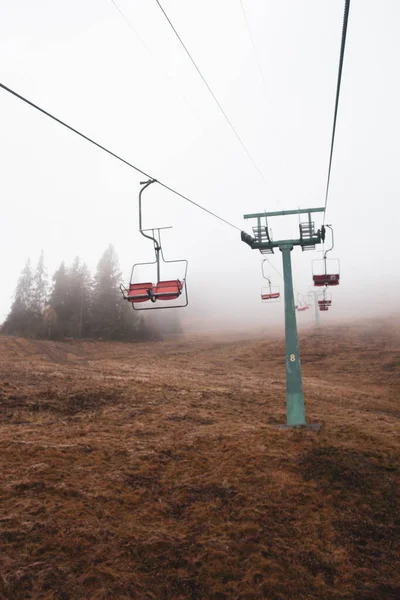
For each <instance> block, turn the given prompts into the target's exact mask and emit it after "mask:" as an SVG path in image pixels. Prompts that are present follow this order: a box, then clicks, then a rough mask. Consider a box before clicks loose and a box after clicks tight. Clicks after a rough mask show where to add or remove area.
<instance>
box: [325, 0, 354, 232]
mask: <svg viewBox="0 0 400 600" xmlns="http://www.w3.org/2000/svg"><path fill="white" fill-rule="evenodd" d="M349 11H350V0H345V3H344V15H343V28H342V41H341V44H340V58H339V70H338V78H337V85H336V100H335V111H334V115H333V128H332V139H331V153H330V157H329V168H328V178H327V182H326V192H325V212H324V223H325V215H326V206H327V204H328V194H329V184H330V180H331V169H332V156H333V146H334V144H335V132H336V119H337V113H338V107H339V96H340V85H341V83H342V69H343V60H344V50H345V46H346V35H347V23H348V21H349Z"/></svg>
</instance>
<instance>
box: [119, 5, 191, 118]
mask: <svg viewBox="0 0 400 600" xmlns="http://www.w3.org/2000/svg"><path fill="white" fill-rule="evenodd" d="M110 2H111V4H113V5H114V7H115V8H116V10H117V11H118V12H119V14H120V15H121V17H122V18H123V20H124V21H125V23H126V25H127V26H128V27H129V29H130V30H131V31H132V32H133V33H134V34H135V36H136V38H137V39H138V40H139V42H140V43H141V44H142V46H143V48H144V49H145V50H146V52H147V53H148V54H149V56H150V57H151V59H152V60H153V62H154V64H155V65H156V66H157V67H158V69H159V70H160V71H161V72H162V73H163V75H164V76H165V78H166V79H168V81H169V82H170V83H171V87H172V83H173V78H172V77H171V75H170V74H169V73H168V72H167V71H166V70H165V69H164V67H163V66H162V65H161V63H160V62H159V61H158V60H157V58H156V57H155V55H154V53H153V52H152V51H151V50H150V48H149V46H148V45H147V44H146V42H145V41H144V40H143V38H142V37H141V36H140V35H139V34H138V32H137V31H136V29H135V28H134V26H133V25H132V22H131V21H130V19H128V17H127V16H126V15H125V13H123V12H122V10H121V8H120V7H119V6H118V4H117V3H116V2H115V0H110ZM180 96H181V98H182V100H183V101H184V103H185V104H186V106H187V107H188V109H189V110H190V112H191V113H192V114H193V116H194V118H195V119H196V121H198V123H199V124H200V126H203V121H202V119H201V117H200V116H199V115H198V113H197V111H196V110H195V109H194V108H193V106H192V105H191V104H190V102H189V100H188V99H187V98H186V96H185V95H184V94H182V93H181V94H180Z"/></svg>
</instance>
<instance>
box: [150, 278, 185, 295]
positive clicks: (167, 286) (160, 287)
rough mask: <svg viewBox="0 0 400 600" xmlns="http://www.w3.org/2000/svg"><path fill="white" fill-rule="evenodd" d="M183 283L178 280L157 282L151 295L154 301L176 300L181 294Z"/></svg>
mask: <svg viewBox="0 0 400 600" xmlns="http://www.w3.org/2000/svg"><path fill="white" fill-rule="evenodd" d="M182 288H183V283H182V281H180V280H179V279H171V280H168V281H159V282H158V283H157V285H155V286H154V287H153V290H152V291H153V294H154V298H155V299H156V300H176V299H177V298H179V296H180V295H181V293H182Z"/></svg>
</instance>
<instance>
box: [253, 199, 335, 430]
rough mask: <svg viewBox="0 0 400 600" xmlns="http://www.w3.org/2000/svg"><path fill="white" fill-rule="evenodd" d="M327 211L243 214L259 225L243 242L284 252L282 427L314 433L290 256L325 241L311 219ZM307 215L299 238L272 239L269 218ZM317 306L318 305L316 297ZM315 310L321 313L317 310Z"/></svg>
mask: <svg viewBox="0 0 400 600" xmlns="http://www.w3.org/2000/svg"><path fill="white" fill-rule="evenodd" d="M324 210H325V209H324V208H305V209H297V210H282V211H279V212H264V213H254V214H249V215H244V218H245V219H256V220H257V225H256V226H254V227H253V235H250V234H248V233H246V232H245V231H242V232H241V239H242V242H244V243H245V244H247V245H248V246H250V248H252V249H253V250H259V251H260V252H261V254H273V253H274V249H275V248H279V250H280V251H281V252H282V261H283V278H284V285H285V344H286V425H281V427H306V428H308V429H314V430H318V429H319V427H320V426H319V425H307V424H306V416H305V410H304V396H303V384H302V377H301V365H300V354H299V340H298V336H297V323H296V312H295V308H294V296H293V278H292V263H291V255H290V253H291V251H292V250H293V247H294V246H300V247H301V249H302V250H313V249H314V248H315V245H316V244H321V243H322V242H324V240H325V227H324V226H322V227H321V229H318V230H317V231H316V230H315V225H314V222H313V220H312V217H311V215H312V214H313V213H320V212H324ZM304 214H306V215H307V219H306V220H305V221H303V222H300V223H299V233H300V237H299V238H294V239H286V240H273V239H272V237H271V232H270V229H269V227H268V218H270V217H278V216H279V217H281V216H286V215H299V216H300V215H304ZM263 220H265V223H263ZM315 303H316V306H317V301H316V298H315ZM316 311H318V307H317V308H316ZM316 319H317V321H318V322H319V313H318V314H317V312H316Z"/></svg>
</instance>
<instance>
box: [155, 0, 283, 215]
mask: <svg viewBox="0 0 400 600" xmlns="http://www.w3.org/2000/svg"><path fill="white" fill-rule="evenodd" d="M156 2H157V4H158V6H159V7H160V10H161V11H162V13H163V15H164V17H165V18H166V19H167V21H168V23H169V25H170V26H171V29H172V30H173V32H174V33H175V35H176V37H177V38H178V40H179V42H180V43H181V46H182V47H183V49H184V50H185V52H186V54H187V55H188V57H189V59H190V61H191V62H192V64H193V66H194V68H195V69H196V71H197V73H198V74H199V76H200V77H201V79H202V81H203V83H204V85H205V86H206V88H207V90H208V91H209V92H210V94H211V96H212V98H213V99H214V102H215V103H216V105H217V106H218V108H219V110H220V111H221V113H222V114H223V116H224V118H225V120H226V122H227V123H228V125H229V127H230V128H231V129H232V131H233V133H234V134H235V136H236V138H237V140H238V141H239V143H240V145H241V146H242V148H243V150H244V151H245V152H246V154H247V156H248V158H249V160H250V162H251V163H252V165H253V167H254V168H255V169H256V171H257V172H258V174H259V175H260V177H261V179H262V180H263V181H264V183H265V184H266V185H268V183H267V180H266V179H265V177H264V175H263V174H262V171H261V170H260V168H259V167H258V166H257V164H256V163H255V161H254V159H253V157H252V156H251V154H250V152H249V151H248V149H247V148H246V146H245V144H244V142H243V140H242V138H241V137H240V135H239V134H238V132H237V131H236V129H235V127H234V125H233V123H232V121H231V120H230V119H229V117H228V115H227V114H226V112H225V110H224V109H223V107H222V106H221V104H220V102H219V100H218V98H217V97H216V95H215V94H214V92H213V91H212V89H211V87H210V85H209V84H208V82H207V80H206V78H205V77H204V75H203V73H202V72H201V70H200V68H199V67H198V66H197V63H196V62H195V60H194V58H193V57H192V55H191V54H190V52H189V50H188V49H187V47H186V46H185V44H184V42H183V40H182V38H181V37H180V35H179V33H178V32H177V30H176V29H175V27H174V25H173V23H172V21H171V19H170V18H169V17H168V15H167V13H166V12H165V10H164V8H163V7H162V6H161V3H160V2H159V0H156ZM278 204H279V203H278Z"/></svg>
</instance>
